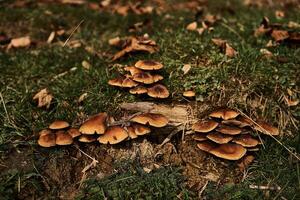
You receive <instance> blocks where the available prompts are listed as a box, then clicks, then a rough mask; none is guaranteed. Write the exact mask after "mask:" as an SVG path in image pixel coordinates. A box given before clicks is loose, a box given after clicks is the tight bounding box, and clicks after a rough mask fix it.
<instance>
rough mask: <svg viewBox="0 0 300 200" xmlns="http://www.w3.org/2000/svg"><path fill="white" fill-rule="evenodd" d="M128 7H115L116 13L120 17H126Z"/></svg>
mask: <svg viewBox="0 0 300 200" xmlns="http://www.w3.org/2000/svg"><path fill="white" fill-rule="evenodd" d="M129 8H130V7H129V6H128V5H126V6H116V8H115V9H116V12H117V13H118V14H120V15H123V16H127V14H128V11H129Z"/></svg>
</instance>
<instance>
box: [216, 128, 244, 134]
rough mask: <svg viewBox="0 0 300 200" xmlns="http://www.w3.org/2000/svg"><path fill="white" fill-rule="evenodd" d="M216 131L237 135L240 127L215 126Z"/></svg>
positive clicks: (240, 130)
mask: <svg viewBox="0 0 300 200" xmlns="http://www.w3.org/2000/svg"><path fill="white" fill-rule="evenodd" d="M216 131H218V132H220V133H224V134H228V135H238V134H240V133H241V132H242V129H240V128H238V127H232V126H222V127H220V128H217V129H216Z"/></svg>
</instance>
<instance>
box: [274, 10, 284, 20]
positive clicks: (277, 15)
mask: <svg viewBox="0 0 300 200" xmlns="http://www.w3.org/2000/svg"><path fill="white" fill-rule="evenodd" d="M275 16H276V18H278V19H281V18H284V16H285V13H284V12H283V11H282V10H276V11H275Z"/></svg>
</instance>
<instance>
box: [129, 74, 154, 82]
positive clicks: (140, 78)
mask: <svg viewBox="0 0 300 200" xmlns="http://www.w3.org/2000/svg"><path fill="white" fill-rule="evenodd" d="M132 79H133V80H134V81H136V82H139V83H144V84H152V83H154V79H153V76H152V75H151V74H150V73H149V72H140V73H137V74H134V75H133V77H132Z"/></svg>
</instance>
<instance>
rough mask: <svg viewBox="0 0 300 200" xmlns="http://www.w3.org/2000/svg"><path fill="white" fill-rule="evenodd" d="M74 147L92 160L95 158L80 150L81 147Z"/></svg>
mask: <svg viewBox="0 0 300 200" xmlns="http://www.w3.org/2000/svg"><path fill="white" fill-rule="evenodd" d="M75 148H76V149H78V150H79V151H80V152H81V153H83V154H84V155H85V156H87V157H88V158H90V159H92V160H93V161H94V160H96V159H95V158H93V157H92V156H90V155H89V154H87V153H85V152H84V151H82V150H81V149H79V147H77V146H75ZM96 162H97V163H98V160H96Z"/></svg>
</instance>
